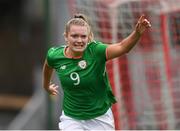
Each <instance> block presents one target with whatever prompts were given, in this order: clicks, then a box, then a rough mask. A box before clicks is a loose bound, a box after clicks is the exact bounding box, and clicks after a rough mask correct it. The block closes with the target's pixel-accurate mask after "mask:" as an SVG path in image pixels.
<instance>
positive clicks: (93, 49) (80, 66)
mask: <svg viewBox="0 0 180 131" xmlns="http://www.w3.org/2000/svg"><path fill="white" fill-rule="evenodd" d="M150 26H151V24H150V22H149V21H148V20H147V19H145V16H144V15H142V16H141V17H140V18H139V20H138V22H137V24H136V26H135V29H134V31H133V32H132V33H131V34H130V35H129V36H128V37H127V38H125V39H124V40H122V41H121V42H119V43H115V44H110V45H107V44H104V43H102V42H99V41H95V40H93V33H92V31H91V27H90V25H89V24H88V21H87V18H86V16H85V15H83V14H76V15H75V16H74V18H72V19H71V20H69V21H68V22H67V24H66V27H65V32H64V38H65V41H66V45H65V46H59V47H52V48H50V49H49V50H48V53H47V58H46V60H45V63H44V67H43V87H44V88H45V90H46V91H47V92H48V93H49V94H51V95H57V94H58V89H57V88H58V86H57V85H55V84H53V83H50V81H51V76H52V73H53V70H55V71H56V72H57V74H58V77H59V80H60V82H61V86H62V89H63V92H64V99H63V111H62V115H61V116H60V123H59V128H60V129H61V130H98V129H101V130H114V118H113V115H112V111H111V106H112V104H113V103H115V102H116V100H115V97H114V95H113V93H112V90H111V87H110V84H109V81H108V77H107V73H106V68H105V65H106V61H108V60H111V59H113V58H116V57H120V56H121V55H123V54H126V53H128V52H129V51H130V50H131V49H132V48H133V47H134V46H135V45H136V43H137V41H138V40H139V39H140V37H141V36H142V34H143V33H144V31H145V30H146V29H147V28H149V27H150Z"/></svg>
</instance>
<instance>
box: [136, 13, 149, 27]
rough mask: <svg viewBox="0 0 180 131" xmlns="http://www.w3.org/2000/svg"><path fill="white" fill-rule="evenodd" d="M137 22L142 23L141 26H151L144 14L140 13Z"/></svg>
mask: <svg viewBox="0 0 180 131" xmlns="http://www.w3.org/2000/svg"><path fill="white" fill-rule="evenodd" d="M138 23H139V24H142V25H143V26H145V27H146V28H149V27H151V24H150V22H149V21H148V20H147V19H146V18H145V15H144V14H143V15H141V17H140V18H139V20H138Z"/></svg>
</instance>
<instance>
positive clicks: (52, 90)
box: [49, 84, 59, 95]
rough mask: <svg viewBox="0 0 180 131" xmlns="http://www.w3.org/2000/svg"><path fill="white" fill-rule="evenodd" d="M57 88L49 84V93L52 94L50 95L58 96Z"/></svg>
mask: <svg viewBox="0 0 180 131" xmlns="http://www.w3.org/2000/svg"><path fill="white" fill-rule="evenodd" d="M58 87H59V86H57V85H55V84H50V86H49V93H50V94H52V95H58V94H59V92H58Z"/></svg>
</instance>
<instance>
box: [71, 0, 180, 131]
mask: <svg viewBox="0 0 180 131" xmlns="http://www.w3.org/2000/svg"><path fill="white" fill-rule="evenodd" d="M179 3H180V0H70V5H71V9H74V10H75V12H81V13H84V14H86V15H87V16H88V17H89V18H90V20H91V21H90V22H91V25H92V28H93V31H94V35H95V38H96V39H98V40H101V41H103V42H106V43H114V42H117V41H121V40H122V39H123V38H125V37H126V36H128V35H129V34H130V33H131V32H132V30H133V28H134V26H135V24H136V22H137V19H138V18H139V16H140V15H141V14H145V15H146V17H147V18H148V19H149V20H150V21H151V24H152V28H151V29H150V30H149V31H147V32H145V34H144V35H143V37H142V39H141V40H140V41H139V43H138V44H137V46H136V47H135V48H134V49H133V50H132V51H131V52H130V53H129V54H128V55H125V56H122V57H120V58H118V59H115V60H113V61H110V62H109V63H108V64H107V68H108V72H109V78H110V81H111V84H112V87H113V91H114V93H115V95H116V97H117V99H118V103H117V104H116V105H114V107H113V113H114V116H115V123H116V129H179V124H180V111H179V110H180V101H179V98H180V88H179V87H180V70H179V68H178V67H179V66H180V53H179V50H180V4H179Z"/></svg>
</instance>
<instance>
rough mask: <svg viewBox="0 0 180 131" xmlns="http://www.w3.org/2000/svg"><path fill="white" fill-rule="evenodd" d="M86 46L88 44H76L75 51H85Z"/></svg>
mask: <svg viewBox="0 0 180 131" xmlns="http://www.w3.org/2000/svg"><path fill="white" fill-rule="evenodd" d="M86 46H87V45H86V44H75V45H74V47H73V49H74V50H75V51H84V50H85V48H86Z"/></svg>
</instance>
